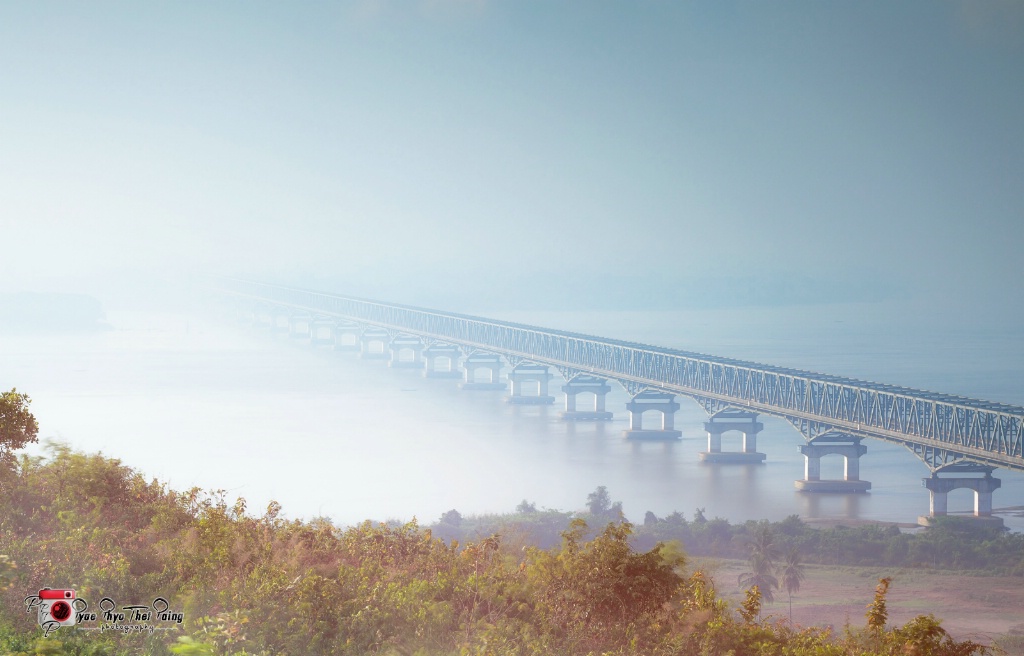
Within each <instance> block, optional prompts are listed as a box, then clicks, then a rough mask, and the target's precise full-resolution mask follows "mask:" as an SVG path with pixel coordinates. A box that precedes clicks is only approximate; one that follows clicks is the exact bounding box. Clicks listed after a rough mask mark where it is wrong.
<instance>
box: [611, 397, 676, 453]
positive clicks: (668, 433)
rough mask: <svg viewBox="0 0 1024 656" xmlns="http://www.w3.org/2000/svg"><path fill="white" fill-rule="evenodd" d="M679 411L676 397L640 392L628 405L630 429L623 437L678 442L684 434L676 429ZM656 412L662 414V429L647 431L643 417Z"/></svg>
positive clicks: (624, 432)
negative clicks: (676, 416)
mask: <svg viewBox="0 0 1024 656" xmlns="http://www.w3.org/2000/svg"><path fill="white" fill-rule="evenodd" d="M678 409H679V404H678V403H677V402H676V399H675V395H673V394H670V393H668V392H659V391H656V390H645V391H643V392H640V393H639V394H637V395H636V396H634V397H633V399H632V400H631V401H630V402H629V403H627V404H626V410H628V411H629V429H627V430H624V431H622V436H623V437H625V438H626V439H630V440H654V441H664V440H678V439H680V438H681V437H682V436H683V434H682V432H681V431H677V430H676V429H675V413H676V410H678ZM648 410H656V411H658V412H660V413H661V428H660V429H645V428H644V427H643V421H644V420H643V415H644V412H645V411H648Z"/></svg>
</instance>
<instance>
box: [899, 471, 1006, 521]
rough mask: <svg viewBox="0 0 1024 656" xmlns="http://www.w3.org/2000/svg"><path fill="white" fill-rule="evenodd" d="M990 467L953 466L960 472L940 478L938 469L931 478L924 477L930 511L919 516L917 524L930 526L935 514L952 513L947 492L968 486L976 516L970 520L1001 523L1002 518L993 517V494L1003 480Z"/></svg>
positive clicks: (942, 515) (944, 514) (939, 515)
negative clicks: (972, 494) (976, 474)
mask: <svg viewBox="0 0 1024 656" xmlns="http://www.w3.org/2000/svg"><path fill="white" fill-rule="evenodd" d="M992 469H993V468H991V467H985V466H983V465H977V466H973V467H970V466H969V468H968V467H958V468H952V467H951V468H950V469H948V470H946V471H953V472H955V473H957V474H960V475H958V476H957V475H954V476H948V477H943V478H940V477H939V474H940V473H942V471H941V470H940V471H939V472H935V473H933V474H932V475H931V477H930V478H925V479H922V484H923V485H924V487H926V488H927V489H928V493H929V513H928V515H926V516H922V517H919V518H918V523H919V524H921V525H923V526H929V525H930V524H931V523H932V520H934V519H935V518H936V517H945V516H947V515H948V513H949V505H948V504H949V500H948V495H949V493H950V492H952V491H953V490H957V489H961V488H966V489H969V490H974V515H973V517H971V518H970V519H972V520H980V521H986V522H991V523H994V524H999V525H1002V523H1003V520H1002V519H1001V518H999V517H993V516H992V493H993V492H995V491H996V490H998V489H999V487H1000V486H1001V485H1002V481H1000V480H999V479H998V478H995V477H993V476H992ZM967 473H981V474H982V476H964V475H963V474H967Z"/></svg>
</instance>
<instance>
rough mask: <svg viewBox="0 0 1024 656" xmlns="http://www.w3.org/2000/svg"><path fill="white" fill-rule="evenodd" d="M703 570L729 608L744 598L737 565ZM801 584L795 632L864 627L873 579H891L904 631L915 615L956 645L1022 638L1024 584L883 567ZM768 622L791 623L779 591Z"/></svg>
mask: <svg viewBox="0 0 1024 656" xmlns="http://www.w3.org/2000/svg"><path fill="white" fill-rule="evenodd" d="M693 562H694V565H696V566H700V567H706V568H707V570H708V571H709V572H710V573H711V575H712V576H713V577H714V579H715V582H716V584H717V586H718V590H719V593H720V594H721V595H722V596H723V597H724V598H726V599H728V600H729V601H730V602H731V603H734V604H736V603H738V602H739V601H740V600H741V599H742V591H741V590H740V588H739V586H738V585H737V577H738V576H739V575H740V574H742V573H743V572H746V571H749V569H750V566H749V565H748V564H747V563H746V562H745V561H741V560H716V559H709V558H694V561H693ZM805 567H806V570H805V571H806V575H807V578H806V580H804V581H803V583H801V584H800V590H799V592H797V593H796V594H794V595H793V623H794V624H797V625H800V626H831V627H833V628H834V629H835V630H836V631H837V632H842V630H843V627H844V626H846V625H849V626H851V627H853V628H861V627H863V626H864V625H865V622H866V620H865V613H866V612H867V606H868V604H870V603H871V600H872V598H873V596H874V591H875V586H876V585H877V584H878V579H880V578H883V577H887V576H888V577H891V578H892V586H891V587H890V588H889V593H888V595H887V597H886V599H887V602H888V604H887V605H888V609H889V623H890V624H905V623H906V622H907V621H909V620H911V619H913V618H914V617H916V616H917V615H921V614H928V613H931V614H933V615H935V617H937V618H938V619H940V620H941V621H942V626H943V628H945V629H946V630H947V631H949V633H950V635H952V636H953V637H954V638H956V639H957V640H968V639H969V640H973V641H975V642H980V643H983V644H986V645H991V644H993V642H997V641H999V639H1000V637H1002V636H1018V637H1020V638H1021V639H1024V578H1022V577H1007V576H982V575H978V574H970V573H963V574H959V573H950V572H939V571H934V570H922V569H893V568H885V567H834V566H824V565H806V566H805ZM764 613H765V614H766V615H772V616H774V617H775V618H776V619H783V618H786V619H788V618H789V598H788V596H787V594H786V591H785V590H781V591H777V592H776V593H775V603H773V604H766V605H765V607H764Z"/></svg>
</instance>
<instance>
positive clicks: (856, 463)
mask: <svg viewBox="0 0 1024 656" xmlns="http://www.w3.org/2000/svg"><path fill="white" fill-rule="evenodd" d="M860 440H861V438H859V437H854V436H852V435H846V434H845V433H839V432H829V433H824V434H823V435H819V436H818V437H816V438H814V439H812V440H811V441H810V442H809V443H807V444H804V445H801V446H800V453H802V454H804V478H803V480H796V481H794V482H793V484H794V485H795V486H796V489H798V490H800V491H801V492H835V493H841V494H849V493H853V494H863V493H865V492H867V491H868V490H870V489H871V483H870V482H868V481H862V480H860V457H861V456H862V455H864V454H865V453H867V452H868V448H867V447H866V446H864V445H863V444H861V443H860ZM828 455H839V456H842V457H843V460H844V466H843V478H842V480H836V479H825V480H822V478H821V459H822V458H823V457H824V456H828Z"/></svg>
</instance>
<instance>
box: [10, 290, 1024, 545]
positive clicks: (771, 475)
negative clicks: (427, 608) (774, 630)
mask: <svg viewBox="0 0 1024 656" xmlns="http://www.w3.org/2000/svg"><path fill="white" fill-rule="evenodd" d="M487 314H488V315H489V316H496V318H502V319H508V320H512V321H518V322H523V323H529V324H534V325H542V326H550V327H556V328H561V329H566V330H574V331H579V332H585V333H589V334H596V335H601V336H605V337H615V338H620V339H628V340H632V341H638V342H643V343H650V344H657V345H661V346H668V347H674V348H683V349H686V350H690V351H697V352H704V353H712V354H715V355H723V356H728V357H734V358H741V359H747V360H752V361H756V362H766V363H771V364H777V365H783V366H790V367H796V368H801V369H806V370H811V371H823V372H827V373H833V374H839V375H846V376H851V377H855V378H860V379H864V380H877V381H884V382H887V383H895V384H902V385H907V386H911V387H915V388H919V389H930V390H935V391H941V392H946V393H954V394H961V395H965V396H972V397H977V398H985V399H989V400H993V401H1002V402H1006V403H1013V404H1018V405H1024V387H1022V385H1021V383H1022V374H1021V372H1022V371H1024V333H1022V331H1021V329H1019V328H1017V327H1015V326H987V327H985V328H984V329H978V328H977V327H976V326H968V325H959V324H957V323H956V322H955V321H951V320H949V319H948V318H934V317H933V318H930V319H929V318H928V317H927V316H926V313H919V312H913V311H908V310H907V308H903V307H896V306H886V305H884V304H873V305H842V306H829V307H827V308H821V307H815V308H811V307H806V308H781V309H780V308H772V309H745V310H741V309H713V310H702V311H692V312H546V313H540V312H513V311H507V312H502V313H494V312H490V313H487ZM108 322H109V323H110V324H111V326H112V330H109V331H104V332H97V333H90V334H76V335H67V334H34V335H24V334H22V335H17V336H5V337H3V338H2V339H0V362H2V367H0V388H2V389H10V387H12V386H17V388H18V390H19V391H23V392H27V393H28V394H29V395H30V396H31V397H32V399H33V401H32V410H33V412H34V413H35V415H36V416H37V418H38V419H39V422H40V436H41V437H44V438H51V439H57V440H61V441H64V442H67V443H68V444H70V445H71V446H72V447H74V448H76V449H80V450H84V451H87V452H95V451H101V452H103V453H104V454H105V455H107V456H111V457H116V458H119V459H120V460H121V461H122V462H123V463H124V464H127V465H129V466H132V467H135V468H137V469H139V470H140V471H142V472H143V473H144V474H145V475H146V476H147V477H152V478H157V479H160V480H162V481H167V482H169V483H170V485H171V486H172V487H175V488H179V489H180V488H187V487H190V486H192V485H198V486H200V487H202V488H205V489H224V490H226V491H227V492H228V494H229V496H231V497H235V496H242V497H245V498H246V499H247V500H248V502H249V508H250V509H251V510H252V511H254V512H261V511H262V509H263V508H264V507H265V506H266V504H267V503H268V502H269V501H270V500H271V499H274V500H277V501H279V502H280V503H282V504H283V506H284V511H285V514H286V515H287V516H289V517H302V518H311V517H314V516H326V517H330V518H331V519H332V520H334V521H335V522H336V523H339V524H350V523H354V522H358V521H361V520H363V519H368V518H369V519H375V520H385V519H410V518H412V517H413V516H416V517H417V518H419V519H420V520H421V521H422V522H432V521H434V520H436V519H437V518H438V517H439V516H440V515H441V514H442V513H443V512H445V511H447V510H449V509H452V508H455V509H457V510H459V511H460V512H461V513H463V514H464V515H465V514H476V513H485V512H508V511H511V510H512V509H513V508H514V507H515V506H516V504H518V503H519V502H520V501H521V500H523V499H526V500H529V501H532V502H535V503H536V504H537V505H538V507H547V508H557V509H562V510H574V509H581V508H583V507H584V506H585V501H586V497H587V494H588V493H590V492H592V491H593V490H594V489H595V488H596V487H597V486H599V485H604V486H607V488H608V490H609V492H610V493H611V496H612V498H613V500H621V501H622V502H623V506H624V510H625V513H626V515H627V517H629V518H630V519H631V520H633V521H640V520H642V518H643V516H644V513H645V511H647V510H651V511H653V512H654V513H655V514H657V515H658V516H664V515H666V514H668V513H671V512H672V511H674V510H678V511H680V512H682V513H684V514H685V515H686V516H687V517H692V516H693V512H694V509H696V508H703V509H704V512H705V514H706V515H707V516H708V517H714V516H720V517H724V518H727V519H729V520H730V521H734V522H735V521H743V520H747V519H761V518H768V519H775V520H777V519H782V518H784V517H786V516H787V515H791V514H797V515H800V516H801V517H804V518H807V519H813V518H840V519H877V520H885V521H898V522H913V521H916V518H917V517H918V516H919V515H922V514H926V513H927V511H928V493H927V491H926V490H925V489H924V487H923V486H922V482H921V479H922V477H925V476H927V475H928V470H927V468H926V467H925V466H924V464H923V463H921V462H920V461H919V460H917V459H916V458H915V457H914V456H913V455H911V454H910V453H909V452H908V451H907V450H906V449H904V448H903V447H900V446H895V445H891V444H886V443H883V442H878V441H873V440H866V441H865V444H866V445H867V447H868V453H867V455H866V456H865V457H863V458H862V459H861V477H862V478H863V479H865V480H869V481H871V482H872V484H873V487H872V490H871V492H870V493H869V494H864V495H809V494H803V493H799V492H796V491H795V489H794V486H793V481H794V479H797V478H801V477H802V475H803V456H801V455H800V453H799V451H798V446H799V445H800V444H801V443H802V438H801V437H800V435H799V434H798V433H797V432H796V431H795V430H794V429H793V428H792V427H791V426H789V425H788V424H787V423H786V422H784V421H782V420H779V419H775V418H772V417H762V418H761V420H762V421H763V422H764V426H765V428H764V430H763V431H762V432H761V434H760V435H759V436H758V448H759V450H760V451H762V452H764V453H766V454H767V461H766V463H765V464H763V465H706V464H703V463H701V462H699V460H698V457H697V453H698V452H699V451H702V450H705V449H706V447H707V442H706V436H705V433H704V432H703V422H704V420H705V416H704V413H703V410H701V409H700V408H699V406H697V405H696V403H693V402H692V401H690V400H688V399H685V398H681V399H680V403H681V405H682V408H681V410H680V411H679V412H678V413H677V415H676V428H678V429H680V430H682V432H683V439H682V440H681V441H679V442H676V443H672V444H662V443H633V442H629V441H626V440H623V439H622V430H623V429H624V428H626V425H627V421H628V417H627V414H626V412H625V409H624V405H625V403H626V401H627V400H628V397H627V395H626V393H625V392H624V391H623V390H622V389H621V388H619V387H617V386H613V392H612V393H611V394H609V396H608V409H609V410H610V411H612V412H614V413H615V418H614V420H613V421H610V422H598V423H586V422H578V423H574V422H564V421H561V420H560V419H559V418H558V412H559V410H560V409H561V408H560V405H559V404H560V403H561V398H560V397H561V395H560V393H559V392H558V389H559V385H560V380H559V379H558V378H557V377H556V378H555V379H554V380H553V381H552V388H551V389H552V392H553V393H554V394H555V396H556V398H558V399H559V400H558V402H557V403H556V405H555V406H548V407H536V406H515V405H508V404H506V403H505V402H504V393H502V392H483V391H462V390H460V389H459V388H458V386H457V381H452V380H438V379H424V378H423V377H422V375H421V374H420V373H419V372H416V371H410V370H399V369H389V368H388V367H387V366H386V365H385V364H384V363H382V362H379V361H369V360H360V359H358V358H357V357H355V356H354V355H353V354H347V353H336V352H334V351H330V350H324V349H313V348H311V347H309V346H308V345H301V344H298V343H295V342H294V341H291V340H288V339H287V338H285V337H274V336H271V335H269V334H267V333H266V332H260V331H257V330H253V329H249V328H246V327H245V326H241V325H237V324H232V323H228V322H221V321H217V320H214V319H212V318H210V317H209V315H193V314H187V315H186V314H157V313H140V312H112V313H109V316H108ZM582 401H583V397H581V402H582ZM738 442H739V437H738V436H737V437H732V438H730V437H729V436H728V435H727V436H726V438H725V440H724V443H723V446H724V447H725V448H726V449H735V448H738ZM33 449H34V450H35V451H36V452H40V451H41V450H42V449H41V447H40V448H36V447H33ZM841 469H842V459H841V458H839V457H838V456H832V457H827V458H825V459H824V460H823V461H822V477H823V478H841V476H842V474H841ZM996 476H997V477H999V478H1000V479H1001V480H1002V488H1001V489H999V490H998V491H997V492H996V494H995V497H994V506H995V507H996V511H997V514H998V515H999V516H1001V517H1003V518H1004V520H1005V521H1006V524H1007V526H1009V527H1010V528H1011V529H1012V530H1015V531H1024V517H1021V511H1020V509H1021V507H1024V475H1022V474H1020V473H1014V472H1007V471H1001V470H1000V471H997V472H996ZM972 504H973V495H972V493H970V492H969V491H966V490H959V491H956V492H954V493H952V494H951V495H950V510H951V511H953V512H956V511H968V510H969V509H970V508H971V507H972Z"/></svg>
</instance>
